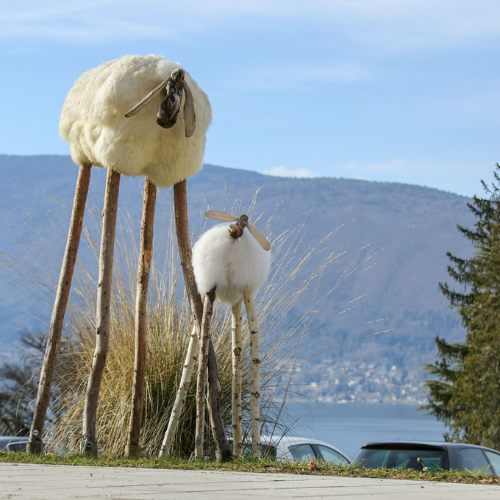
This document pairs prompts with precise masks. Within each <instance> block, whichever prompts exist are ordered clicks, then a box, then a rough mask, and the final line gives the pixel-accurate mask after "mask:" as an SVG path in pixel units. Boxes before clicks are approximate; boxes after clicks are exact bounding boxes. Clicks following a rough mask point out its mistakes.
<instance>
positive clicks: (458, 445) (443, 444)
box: [362, 441, 500, 453]
mask: <svg viewBox="0 0 500 500" xmlns="http://www.w3.org/2000/svg"><path fill="white" fill-rule="evenodd" d="M379 446H394V447H398V446H433V447H435V448H441V449H443V450H446V449H448V448H480V449H482V450H490V451H494V452H496V453H500V452H499V451H497V450H494V449H493V448H488V447H486V446H480V445H476V444H469V443H452V442H448V441H372V442H370V443H366V444H365V445H363V446H362V448H376V447H379Z"/></svg>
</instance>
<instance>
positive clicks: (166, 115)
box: [125, 68, 196, 137]
mask: <svg viewBox="0 0 500 500" xmlns="http://www.w3.org/2000/svg"><path fill="white" fill-rule="evenodd" d="M161 91H164V92H165V94H167V95H166V97H165V99H163V101H162V103H161V104H160V110H159V111H158V114H157V115H156V123H158V125H160V127H163V128H171V127H173V126H174V125H175V124H176V122H177V115H178V114H179V111H180V109H181V103H182V101H183V100H184V125H185V135H186V137H191V136H192V135H193V134H194V130H195V128H196V116H195V114H194V104H193V95H192V94H191V90H190V89H189V86H188V84H187V83H186V81H185V80H184V70H183V69H181V68H177V69H175V70H174V71H172V74H171V75H170V76H169V77H168V78H167V79H166V80H165V81H163V82H162V83H160V85H158V86H157V87H156V88H155V89H153V90H152V91H151V92H150V93H149V94H148V95H147V96H146V97H144V98H143V99H142V100H141V101H140V102H139V103H138V104H136V105H135V106H134V107H133V108H132V109H131V110H130V111H129V112H128V113H127V114H126V115H125V118H130V117H131V116H134V115H136V114H137V113H138V112H139V111H141V109H143V108H145V107H146V106H147V105H148V104H149V103H150V102H151V101H152V100H153V99H154V98H155V97H156V96H157V95H158V94H159V93H160V92H161ZM184 96H185V97H184ZM183 97H184V99H183Z"/></svg>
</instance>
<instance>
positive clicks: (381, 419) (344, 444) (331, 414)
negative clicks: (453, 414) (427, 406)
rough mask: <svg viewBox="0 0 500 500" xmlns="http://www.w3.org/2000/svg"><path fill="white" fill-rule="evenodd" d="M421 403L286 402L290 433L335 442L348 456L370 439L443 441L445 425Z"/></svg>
mask: <svg viewBox="0 0 500 500" xmlns="http://www.w3.org/2000/svg"><path fill="white" fill-rule="evenodd" d="M417 408H418V406H414V405H401V404H399V405H398V404H394V405H392V404H356V403H352V404H335V403H287V404H286V410H287V413H288V414H289V415H290V417H291V418H292V420H294V421H296V422H295V424H293V425H292V431H291V432H290V434H291V435H294V436H304V437H313V438H315V439H320V440H322V441H326V442H327V443H330V444H332V445H333V446H335V447H336V448H338V449H339V450H341V451H342V452H343V453H345V454H346V455H347V456H348V457H349V458H351V459H352V458H354V456H355V455H356V453H357V452H358V450H359V449H360V448H361V446H363V445H364V444H366V443H368V442H370V441H388V440H397V441H404V440H411V441H414V440H425V441H443V433H444V432H445V427H444V424H443V422H438V421H437V420H436V419H435V418H434V417H432V416H427V415H426V412H425V411H416V409H417Z"/></svg>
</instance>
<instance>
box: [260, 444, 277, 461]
mask: <svg viewBox="0 0 500 500" xmlns="http://www.w3.org/2000/svg"><path fill="white" fill-rule="evenodd" d="M262 456H263V457H266V458H272V459H275V458H276V446H273V445H272V444H263V445H262Z"/></svg>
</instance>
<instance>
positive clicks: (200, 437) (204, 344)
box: [194, 288, 215, 460]
mask: <svg viewBox="0 0 500 500" xmlns="http://www.w3.org/2000/svg"><path fill="white" fill-rule="evenodd" d="M214 301H215V288H212V290H210V291H209V292H208V293H207V294H206V295H205V301H204V303H203V321H202V324H201V339H200V348H199V351H198V377H197V380H196V384H197V385H196V436H195V443H194V458H195V459H196V460H202V459H203V443H204V438H205V387H206V378H207V366H208V344H209V340H210V325H211V323H212V310H213V305H214Z"/></svg>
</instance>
